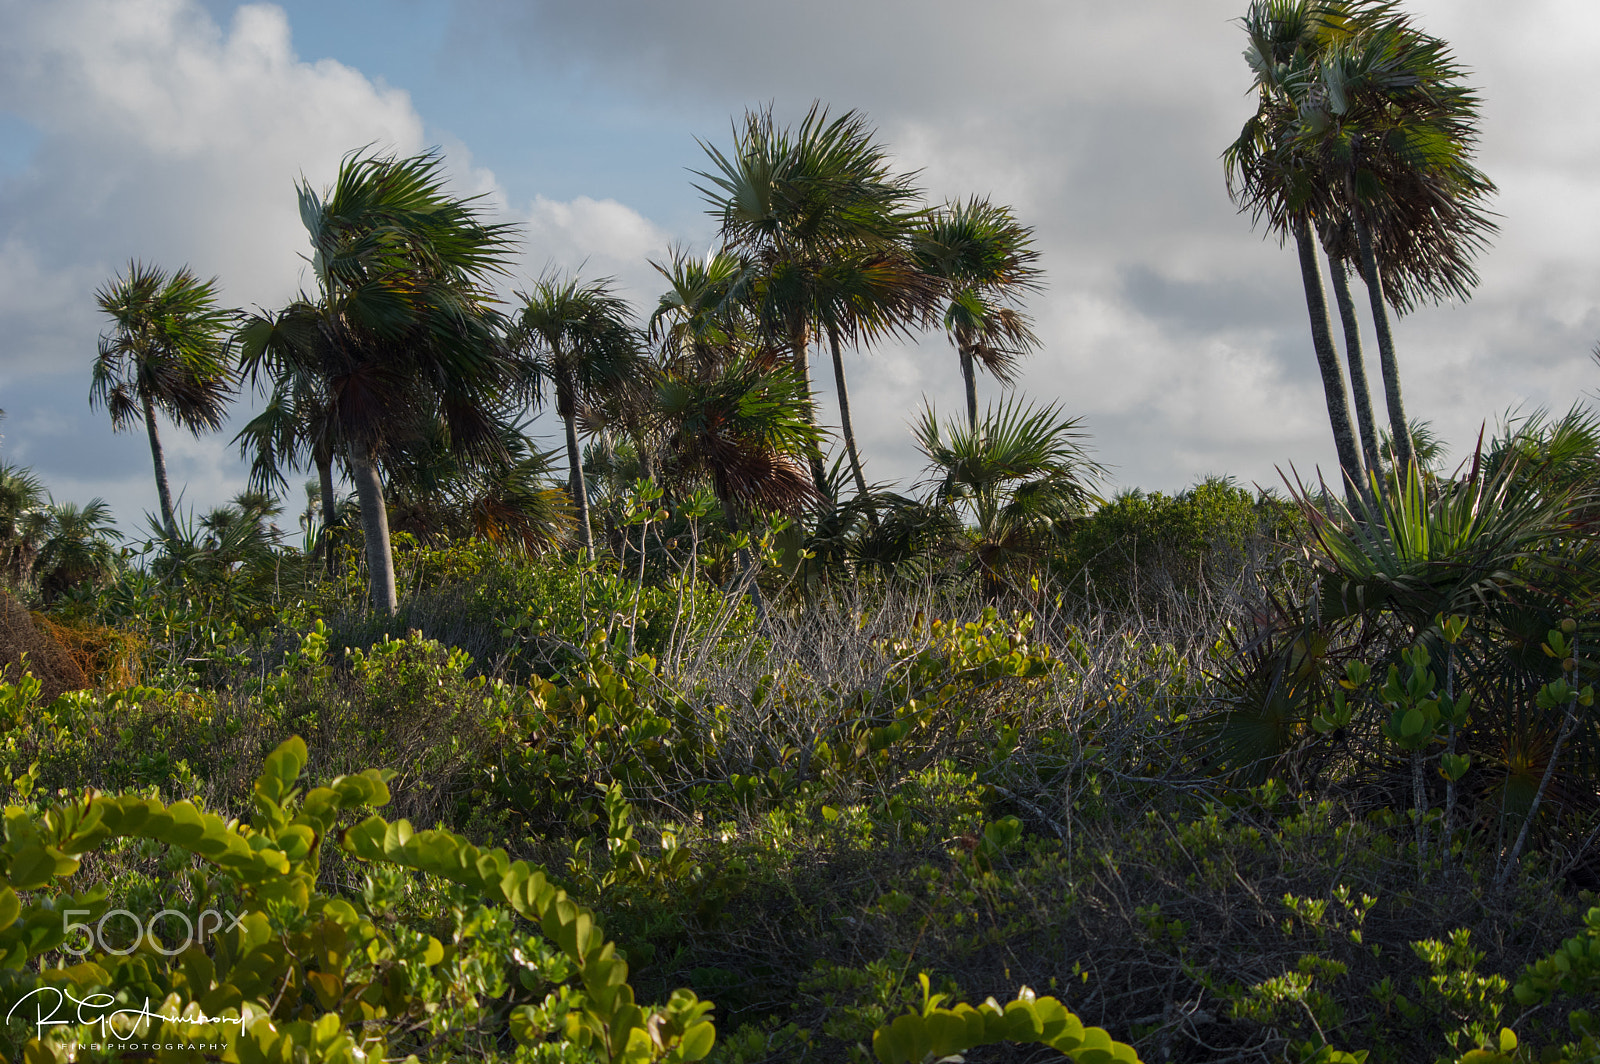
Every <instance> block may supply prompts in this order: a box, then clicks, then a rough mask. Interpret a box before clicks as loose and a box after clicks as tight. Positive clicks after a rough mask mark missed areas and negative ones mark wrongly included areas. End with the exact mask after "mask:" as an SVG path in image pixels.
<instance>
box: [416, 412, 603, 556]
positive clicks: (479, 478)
mask: <svg viewBox="0 0 1600 1064" xmlns="http://www.w3.org/2000/svg"><path fill="white" fill-rule="evenodd" d="M500 434H501V440H502V444H501V446H502V448H503V450H504V453H505V456H506V457H505V458H504V459H502V460H498V461H493V462H467V461H463V460H462V459H461V458H460V457H459V456H458V455H457V454H456V453H455V452H453V451H451V450H450V449H449V446H448V438H447V437H446V435H445V433H444V432H443V427H442V426H436V427H435V430H434V431H433V432H432V433H430V434H429V435H427V436H424V437H421V438H419V439H417V440H415V441H413V443H412V444H410V445H408V446H407V447H405V448H404V449H403V450H402V451H401V452H400V453H399V454H397V455H396V456H395V459H394V460H393V461H392V462H391V463H390V468H391V472H390V479H389V487H390V493H391V496H392V498H393V506H392V507H391V509H390V521H391V523H392V524H393V525H394V527H395V528H397V529H400V530H402V531H406V532H410V533H412V534H414V535H416V536H417V537H418V538H419V539H421V540H424V541H431V540H442V539H445V538H447V537H451V536H456V537H461V536H468V535H476V536H480V537H482V538H484V539H486V540H488V541H490V542H491V543H497V544H502V545H507V546H511V547H515V548H517V549H519V550H522V551H524V552H526V553H529V554H538V553H540V552H542V551H545V550H548V549H550V548H552V547H555V546H556V545H557V544H559V543H560V542H561V541H562V540H564V539H565V538H566V537H567V536H568V535H570V533H571V532H572V527H573V516H572V503H571V500H570V498H569V497H568V496H567V494H566V493H565V492H564V491H562V490H561V489H560V488H559V487H556V486H555V485H554V484H553V483H552V479H551V471H552V469H553V462H554V460H555V458H556V456H557V455H558V453H559V450H552V451H543V452H540V451H536V450H534V449H533V448H532V447H531V446H530V444H529V442H528V438H527V436H526V435H524V433H523V431H522V429H521V428H520V427H519V426H515V425H509V424H505V425H502V426H501V427H500Z"/></svg>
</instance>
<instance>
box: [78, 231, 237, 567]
mask: <svg viewBox="0 0 1600 1064" xmlns="http://www.w3.org/2000/svg"><path fill="white" fill-rule="evenodd" d="M216 291H217V280H216V278H212V279H211V280H209V281H201V280H200V279H199V278H197V277H196V276H195V275H194V274H193V273H191V272H189V268H188V267H184V268H182V269H180V270H178V271H177V272H176V273H174V274H172V275H171V276H168V275H167V273H166V271H164V270H162V269H160V268H158V267H155V266H146V265H144V264H143V263H139V262H133V263H130V264H129V266H128V270H127V273H126V274H124V275H123V276H120V277H118V278H116V279H115V280H114V281H112V282H111V283H110V284H108V285H106V286H105V287H102V288H101V289H99V290H98V291H97V292H96V293H95V301H96V302H97V303H99V304H100V309H101V310H102V311H104V312H105V313H106V314H107V315H108V316H109V317H110V318H111V321H112V324H113V328H112V331H111V332H110V333H107V334H103V335H102V336H101V337H100V350H99V354H98V355H97V356H96V358H95V363H94V383H93V384H92V385H91V387H90V389H89V405H90V406H93V407H98V406H100V405H102V404H104V405H105V407H106V409H107V410H109V411H110V413H111V425H112V427H113V428H114V429H116V430H118V431H121V430H122V429H124V428H126V427H128V426H129V425H131V424H132V423H133V422H135V421H138V420H140V419H142V420H143V421H144V425H145V429H146V431H147V432H148V433H149V435H150V454H151V457H152V458H153V459H154V461H155V471H156V493H157V495H158V496H159V497H160V501H161V520H162V524H163V527H164V528H165V530H166V532H167V534H168V535H169V536H170V535H173V534H175V533H176V530H177V524H176V517H175V515H174V512H173V505H172V488H171V486H170V484H169V483H168V481H167V460H166V455H165V453H164V452H163V451H162V448H161V436H160V433H159V432H158V431H157V429H156V411H157V410H158V409H159V410H161V411H163V412H164V413H166V415H167V416H168V417H170V418H171V419H172V420H173V421H175V422H177V423H178V424H179V425H181V426H183V427H184V428H186V429H188V430H189V431H190V432H193V433H195V434H196V435H199V434H200V433H201V432H215V431H216V430H217V429H219V428H221V427H222V416H223V412H224V410H225V409H226V407H227V403H228V400H229V399H230V398H231V397H232V395H233V392H234V388H233V375H232V372H231V370H230V368H229V365H228V333H229V328H230V326H231V324H232V322H233V319H234V314H233V312H232V311H230V310H224V309H222V308H220V307H218V306H217V304H216Z"/></svg>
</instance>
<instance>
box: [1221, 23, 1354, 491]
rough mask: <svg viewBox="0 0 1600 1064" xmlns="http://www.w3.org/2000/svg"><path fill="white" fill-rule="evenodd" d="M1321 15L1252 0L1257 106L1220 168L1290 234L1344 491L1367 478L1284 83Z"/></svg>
mask: <svg viewBox="0 0 1600 1064" xmlns="http://www.w3.org/2000/svg"><path fill="white" fill-rule="evenodd" d="M1322 18H1323V14H1322V9H1321V8H1319V7H1318V5H1316V4H1315V3H1313V2H1312V0H1253V2H1252V3H1251V5H1250V9H1249V11H1248V13H1247V14H1246V15H1245V16H1244V19H1243V22H1244V27H1245V32H1246V34H1247V35H1248V37H1249V40H1250V46H1249V48H1248V49H1247V50H1246V51H1245V59H1246V61H1247V62H1248V63H1249V64H1250V68H1251V71H1252V73H1253V74H1254V76H1255V87H1256V90H1257V106H1256V113H1255V114H1254V115H1252V116H1251V117H1250V118H1249V119H1248V120H1247V121H1246V122H1245V124H1244V128H1243V129H1242V130H1241V131H1240V133H1239V136H1238V138H1237V139H1236V140H1235V141H1234V142H1233V143H1232V144H1230V145H1229V146H1228V148H1227V150H1226V151H1224V152H1223V167H1224V174H1225V176H1226V179H1227V186H1228V196H1229V198H1231V199H1233V201H1234V202H1235V203H1238V204H1239V209H1240V210H1241V211H1248V212H1249V213H1250V215H1251V222H1252V224H1254V223H1258V222H1260V221H1262V220H1265V221H1266V222H1267V228H1268V232H1269V233H1272V234H1275V235H1277V237H1278V239H1279V241H1280V242H1282V241H1283V240H1284V239H1286V238H1287V237H1289V236H1292V237H1293V238H1294V242H1295V249H1296V251H1297V252H1298V253H1299V260H1300V282H1301V286H1302V287H1303V289H1304V290H1305V296H1306V311H1307V313H1308V314H1309V316H1310V319H1311V347H1312V351H1313V352H1314V354H1315V355H1316V360H1317V370H1318V372H1319V373H1320V375H1321V377H1322V394H1323V400H1324V402H1325V403H1326V404H1327V407H1328V422H1329V425H1330V426H1331V427H1332V429H1333V442H1334V448H1335V450H1336V452H1337V454H1338V456H1339V469H1340V472H1341V474H1342V479H1343V481H1344V484H1345V488H1346V491H1347V492H1355V491H1356V490H1357V489H1358V488H1359V487H1360V486H1362V485H1364V484H1365V483H1366V474H1365V471H1364V468H1363V466H1362V462H1361V452H1360V449H1359V448H1358V447H1357V445H1356V435H1355V431H1354V429H1353V427H1352V424H1351V421H1350V402H1349V398H1348V394H1347V393H1346V391H1345V386H1344V375H1343V374H1342V373H1341V372H1340V370H1339V357H1338V355H1337V353H1336V352H1335V351H1334V347H1333V323H1332V321H1331V320H1330V319H1329V316H1328V299H1327V295H1326V293H1325V291H1324V289H1323V285H1322V268H1321V264H1320V263H1319V261H1318V259H1317V247H1316V244H1315V242H1314V241H1313V238H1312V225H1313V222H1314V220H1315V213H1314V211H1315V203H1314V200H1313V195H1312V191H1313V185H1314V183H1315V173H1314V170H1313V168H1312V167H1311V166H1310V165H1309V164H1308V163H1307V161H1306V160H1304V159H1303V158H1301V157H1299V156H1298V155H1295V154H1293V153H1291V152H1289V151H1287V150H1286V145H1287V144H1288V143H1289V141H1290V140H1291V138H1292V136H1293V132H1294V121H1295V117H1296V113H1295V111H1294V109H1293V108H1292V107H1291V106H1289V105H1288V104H1287V103H1286V99H1287V94H1288V86H1290V85H1292V84H1295V83H1297V82H1298V81H1300V80H1303V79H1305V78H1307V77H1308V76H1309V72H1310V71H1311V70H1312V68H1313V63H1314V55H1315V44H1316V42H1317V40H1318V33H1319V32H1320V28H1321V26H1322V25H1323V22H1322Z"/></svg>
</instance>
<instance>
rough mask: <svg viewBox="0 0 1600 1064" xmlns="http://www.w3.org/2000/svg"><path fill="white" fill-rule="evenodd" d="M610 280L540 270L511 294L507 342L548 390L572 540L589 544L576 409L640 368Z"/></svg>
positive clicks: (627, 317) (634, 335)
mask: <svg viewBox="0 0 1600 1064" xmlns="http://www.w3.org/2000/svg"><path fill="white" fill-rule="evenodd" d="M615 284H616V282H615V281H613V280H612V279H611V278H602V279H600V280H597V281H590V282H587V283H585V282H581V281H579V280H578V279H577V278H574V277H559V276H556V275H553V274H547V275H546V276H544V277H542V278H540V279H539V281H538V282H537V283H536V284H535V285H534V287H533V291H532V292H531V293H526V294H521V293H519V299H520V300H521V302H522V308H521V310H519V311H518V312H517V315H516V321H515V325H514V328H513V333H512V342H513V344H514V345H515V346H516V347H517V348H518V349H519V350H520V351H522V352H524V353H525V354H526V355H528V356H529V357H530V358H531V360H532V366H533V371H534V382H535V388H536V389H537V394H539V395H542V394H543V393H544V391H545V389H546V387H548V388H549V390H550V391H552V392H553V393H554V399H555V407H556V416H557V417H559V418H561V421H562V424H563V425H564V426H565V428H566V434H567V464H568V467H569V469H570V471H571V480H570V481H569V484H570V489H571V492H572V504H573V507H574V509H575V510H576V511H577V518H578V539H579V542H581V543H582V544H583V547H584V549H585V550H589V551H593V550H594V532H593V530H592V529H591V528H590V525H589V493H588V489H587V488H586V486H585V484H584V480H583V452H582V450H581V448H580V447H579V446H578V417H579V414H580V413H581V407H582V406H583V405H584V404H585V403H588V402H591V401H596V400H598V399H600V397H601V396H603V395H604V394H605V393H606V392H607V391H609V390H613V389H616V388H619V387H621V386H623V385H625V384H627V383H629V382H630V381H632V380H634V379H636V378H637V377H638V375H639V374H640V372H641V370H642V368H643V364H644V362H643V355H642V353H641V348H642V345H641V337H640V334H639V330H638V329H636V328H635V327H634V326H633V324H632V317H633V312H632V310H631V309H629V307H628V304H627V301H626V300H624V299H623V298H622V297H621V296H619V295H617V294H616V291H615Z"/></svg>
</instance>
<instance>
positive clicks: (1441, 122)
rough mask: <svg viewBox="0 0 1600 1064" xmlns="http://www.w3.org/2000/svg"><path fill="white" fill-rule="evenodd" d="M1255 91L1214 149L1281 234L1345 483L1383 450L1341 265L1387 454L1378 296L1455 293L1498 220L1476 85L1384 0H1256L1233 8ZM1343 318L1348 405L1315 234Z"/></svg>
mask: <svg viewBox="0 0 1600 1064" xmlns="http://www.w3.org/2000/svg"><path fill="white" fill-rule="evenodd" d="M1242 22H1243V25H1244V29H1245V32H1246V34H1247V36H1248V39H1249V46H1248V48H1247V50H1246V51H1245V59H1246V61H1247V62H1248V63H1249V65H1250V69H1251V72H1252V74H1253V75H1254V78H1255V85H1256V88H1257V90H1258V99H1259V103H1258V106H1257V109H1256V113H1255V114H1254V115H1252V116H1251V117H1250V119H1249V120H1248V121H1247V122H1246V123H1245V125H1244V128H1243V130H1242V131H1241V132H1240V134H1239V137H1238V139H1237V140H1235V141H1234V142H1233V144H1231V145H1230V146H1229V147H1228V149H1227V151H1226V152H1225V153H1224V156H1223V158H1224V163H1225V167H1226V173H1227V180H1228V190H1229V194H1230V195H1231V196H1233V197H1234V199H1235V201H1236V202H1237V203H1239V205H1240V208H1241V210H1246V211H1248V212H1250V214H1251V215H1252V218H1253V219H1254V220H1255V221H1258V222H1259V221H1265V222H1266V223H1267V225H1268V228H1269V231H1270V232H1272V233H1275V234H1276V235H1277V236H1278V237H1279V239H1280V240H1282V239H1285V238H1287V237H1290V236H1292V237H1293V238H1294V241H1295V245H1296V249H1297V250H1298V252H1299V260H1300V270H1301V279H1302V281H1303V283H1304V287H1305V293H1306V306H1307V309H1308V311H1309V313H1310V318H1311V334H1312V346H1313V349H1314V351H1315V353H1316V359H1317V366H1318V369H1319V370H1320V371H1321V375H1322V383H1323V392H1324V396H1325V398H1326V400H1327V406H1328V418H1329V421H1330V423H1331V424H1332V427H1333V435H1334V442H1335V445H1336V447H1337V450H1338V456H1339V466H1340V469H1341V472H1342V474H1343V477H1344V480H1345V484H1346V486H1347V490H1348V491H1350V492H1363V491H1369V490H1370V488H1371V485H1372V484H1373V483H1375V481H1373V480H1371V479H1369V478H1370V477H1371V474H1373V473H1376V472H1377V471H1378V470H1379V469H1380V467H1381V466H1382V464H1383V463H1384V461H1385V459H1386V458H1388V457H1390V456H1386V455H1384V454H1383V453H1382V449H1381V446H1380V435H1381V430H1380V428H1379V426H1378V424H1377V421H1376V418H1375V415H1374V413H1373V409H1372V402H1371V399H1370V394H1369V389H1368V386H1367V376H1366V369H1365V365H1364V362H1363V357H1362V351H1361V333H1360V326H1359V323H1358V319H1357V316H1356V310H1355V302H1354V300H1353V298H1352V297H1351V292H1350V282H1349V273H1350V268H1351V266H1354V268H1355V270H1356V272H1357V273H1358V275H1359V276H1360V277H1361V279H1362V281H1363V283H1364V286H1365V288H1366V290H1367V295H1368V303H1369V306H1370V308H1371V315H1372V324H1373V330H1374V332H1375V334H1376V336H1377V341H1378V353H1379V362H1380V366H1381V369H1382V378H1383V395H1384V404H1385V406H1386V408H1387V412H1388V422H1389V435H1390V438H1391V440H1392V449H1393V455H1392V458H1393V460H1394V461H1396V462H1397V463H1398V464H1399V465H1400V466H1402V467H1404V466H1407V465H1409V464H1411V463H1412V462H1413V461H1414V460H1415V447H1414V444H1413V440H1412V427H1411V422H1410V421H1409V420H1408V419H1407V417H1406V413H1405V407H1404V401H1403V396H1402V391H1401V386H1400V373H1399V363H1398V360H1397V356H1396V353H1395V344H1394V335H1393V329H1392V324H1391V321H1390V316H1389V310H1390V308H1393V309H1394V311H1395V312H1397V313H1404V312H1406V311H1409V310H1411V309H1412V308H1413V307H1415V306H1416V305H1417V304H1418V303H1419V302H1421V301H1424V300H1428V301H1433V302H1437V301H1439V300H1442V299H1445V298H1452V297H1454V298H1463V299H1464V298H1466V297H1467V296H1468V295H1469V294H1470V292H1471V289H1472V287H1473V286H1474V285H1475V284H1476V283H1477V274H1476V272H1475V271H1474V270H1473V268H1472V258H1473V256H1474V254H1475V253H1476V252H1477V251H1478V250H1480V249H1481V248H1482V247H1483V246H1484V243H1485V241H1486V240H1487V238H1488V237H1489V236H1490V235H1491V234H1493V232H1494V231H1495V226H1494V223H1493V221H1492V219H1491V218H1490V216H1489V214H1488V213H1487V212H1486V210H1485V207H1484V204H1485V200H1486V199H1487V197H1488V196H1489V195H1490V194H1491V193H1492V192H1493V191H1494V185H1493V184H1492V183H1491V182H1490V181H1489V180H1488V178H1486V177H1485V176H1484V175H1483V174H1482V173H1481V172H1480V171H1479V170H1478V169H1477V168H1476V167H1475V166H1474V165H1473V164H1472V154H1473V147H1474V143H1475V140H1476V126H1475V123H1476V119H1477V116H1478V98H1477V96H1476V95H1475V94H1474V92H1473V91H1472V90H1471V89H1470V88H1468V87H1466V86H1465V85H1464V84H1463V83H1462V79H1463V76H1464V71H1463V70H1462V69H1461V67H1460V66H1459V65H1458V64H1457V63H1456V61H1455V59H1454V58H1453V57H1452V56H1451V54H1450V51H1449V49H1448V47H1447V46H1446V44H1445V43H1444V42H1443V41H1441V40H1439V39H1438V38H1436V37H1431V36H1429V35H1427V34H1425V33H1423V32H1421V31H1420V30H1419V29H1417V28H1416V26H1415V24H1414V23H1413V22H1412V21H1411V20H1410V19H1409V18H1408V17H1407V16H1405V15H1404V14H1402V13H1400V12H1399V11H1398V10H1397V8H1396V5H1395V4H1394V3H1390V2H1386V0H1253V2H1252V3H1251V4H1250V8H1249V10H1248V12H1247V13H1246V15H1245V16H1244V18H1243V19H1242ZM1319 245H1320V248H1321V251H1322V253H1323V254H1324V255H1325V256H1326V258H1327V260H1328V265H1329V272H1330V274H1331V276H1332V280H1333V289H1334V295H1335V298H1336V302H1337V305H1338V308H1339V317H1340V321H1341V325H1342V327H1343V333H1344V339H1345V345H1346V354H1347V361H1348V365H1349V377H1350V385H1351V388H1350V391H1351V392H1353V393H1354V397H1355V419H1354V420H1353V419H1352V418H1351V414H1350V401H1349V398H1348V396H1349V394H1350V392H1347V391H1346V388H1345V379H1344V375H1343V373H1342V372H1341V370H1340V366H1339V359H1338V355H1337V353H1336V351H1335V349H1334V341H1333V328H1332V323H1331V320H1330V316H1329V312H1328V304H1327V297H1326V295H1325V294H1324V282H1323V277H1322V271H1321V266H1320V262H1319V259H1318V254H1317V252H1318V247H1319Z"/></svg>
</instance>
